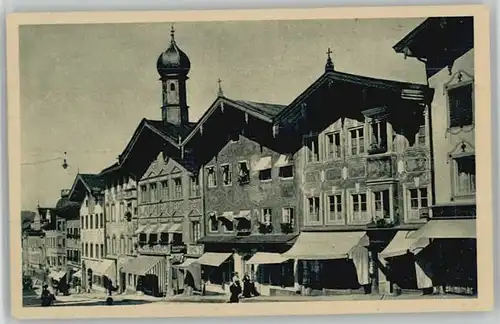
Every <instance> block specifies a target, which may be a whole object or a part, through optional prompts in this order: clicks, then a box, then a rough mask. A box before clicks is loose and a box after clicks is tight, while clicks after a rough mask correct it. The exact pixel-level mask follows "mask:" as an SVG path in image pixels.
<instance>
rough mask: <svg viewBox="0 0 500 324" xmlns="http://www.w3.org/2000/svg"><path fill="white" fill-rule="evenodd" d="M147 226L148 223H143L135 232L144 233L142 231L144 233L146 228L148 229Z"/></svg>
mask: <svg viewBox="0 0 500 324" xmlns="http://www.w3.org/2000/svg"><path fill="white" fill-rule="evenodd" d="M146 227H148V225H141V226H139V228H137V230H136V231H135V234H142V233H144V230H145V229H146Z"/></svg>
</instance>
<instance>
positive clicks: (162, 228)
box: [156, 224, 170, 234]
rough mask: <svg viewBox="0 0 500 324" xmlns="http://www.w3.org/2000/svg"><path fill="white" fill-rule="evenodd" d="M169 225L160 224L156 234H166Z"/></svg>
mask: <svg viewBox="0 0 500 324" xmlns="http://www.w3.org/2000/svg"><path fill="white" fill-rule="evenodd" d="M169 226H170V225H169V224H160V225H159V226H158V228H157V229H156V233H158V234H161V233H167V230H168V227H169Z"/></svg>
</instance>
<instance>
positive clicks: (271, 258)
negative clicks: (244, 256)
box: [246, 252, 289, 264]
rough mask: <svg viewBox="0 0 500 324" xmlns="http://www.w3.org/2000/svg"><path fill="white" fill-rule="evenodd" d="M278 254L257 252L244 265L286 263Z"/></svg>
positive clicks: (285, 259)
mask: <svg viewBox="0 0 500 324" xmlns="http://www.w3.org/2000/svg"><path fill="white" fill-rule="evenodd" d="M287 260H289V259H287V258H286V257H283V256H282V255H281V254H279V253H268V252H257V253H255V254H254V255H253V256H252V257H251V258H250V259H249V260H248V261H247V262H246V263H247V264H278V263H283V262H285V261H287Z"/></svg>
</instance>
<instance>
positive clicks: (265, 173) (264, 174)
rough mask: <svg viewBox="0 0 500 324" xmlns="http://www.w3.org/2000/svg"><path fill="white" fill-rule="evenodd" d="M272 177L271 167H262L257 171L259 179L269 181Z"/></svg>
mask: <svg viewBox="0 0 500 324" xmlns="http://www.w3.org/2000/svg"><path fill="white" fill-rule="evenodd" d="M271 179H272V169H264V170H260V171H259V180H260V181H269V180H271Z"/></svg>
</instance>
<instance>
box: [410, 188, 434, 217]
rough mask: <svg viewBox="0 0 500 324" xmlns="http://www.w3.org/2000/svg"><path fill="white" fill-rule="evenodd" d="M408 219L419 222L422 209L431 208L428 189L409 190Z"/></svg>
mask: <svg viewBox="0 0 500 324" xmlns="http://www.w3.org/2000/svg"><path fill="white" fill-rule="evenodd" d="M407 192H408V207H409V211H408V219H409V220H419V219H420V209H421V208H426V207H428V206H429V196H428V190H427V188H426V187H422V188H413V189H408V190H407Z"/></svg>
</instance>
